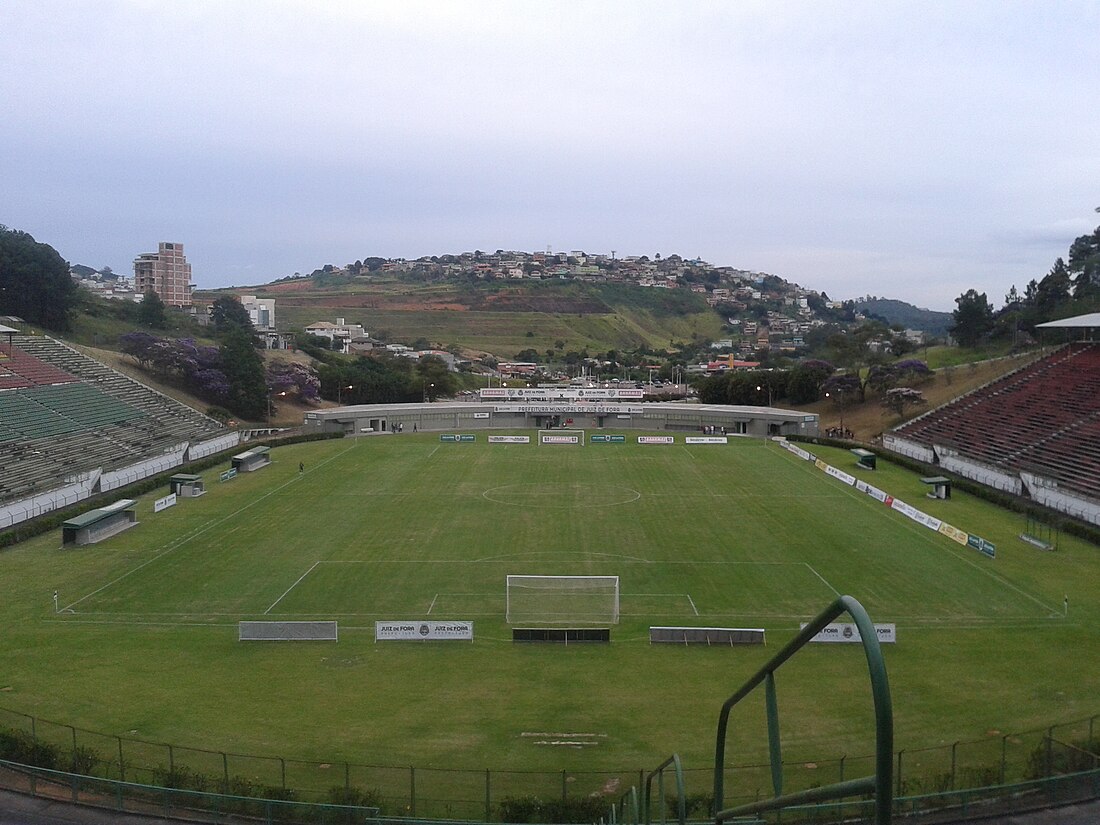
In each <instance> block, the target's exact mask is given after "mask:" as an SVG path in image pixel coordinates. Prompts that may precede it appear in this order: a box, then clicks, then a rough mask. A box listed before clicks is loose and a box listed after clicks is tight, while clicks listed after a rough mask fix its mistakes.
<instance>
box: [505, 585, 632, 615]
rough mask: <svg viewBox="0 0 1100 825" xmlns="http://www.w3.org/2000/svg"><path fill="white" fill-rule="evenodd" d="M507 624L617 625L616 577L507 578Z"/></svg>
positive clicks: (617, 586) (617, 589)
mask: <svg viewBox="0 0 1100 825" xmlns="http://www.w3.org/2000/svg"><path fill="white" fill-rule="evenodd" d="M505 613H506V615H505V618H506V620H507V622H508V623H509V624H617V623H618V621H619V577H618V576H508V581H507V586H506V590H505Z"/></svg>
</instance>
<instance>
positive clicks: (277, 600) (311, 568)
mask: <svg viewBox="0 0 1100 825" xmlns="http://www.w3.org/2000/svg"><path fill="white" fill-rule="evenodd" d="M318 564H320V562H318V561H315V562H313V564H311V565H310V566H309V570H307V571H306V572H305V573H303V574H302V575H300V576H299V577H298V580H297V581H296V582H294V584H292V585H291V586H290V587H288V588H287V589H286V590H285V591H284V592H283V595H281V596H280V597H279V598H277V599H276V600H275V601H273V602H272V603H271V605H270V606H269V607H268V608H267V610H265V611H264V615H265V616H266V615H267V614H268V613H270V612H271V611H272V610H273V609H274V608H275V605H277V604H278V603H279V602H281V601H282V600H283V599H285V598H286V596H287V594H288V593H289V592H290V591H291V590H293V589H294V588H295V587H297V586H298V585H299V584H301V583H302V579H304V578H305V577H306V576H308V575H309V574H310V573H312V572H313V568H314V567H316V566H317V565H318Z"/></svg>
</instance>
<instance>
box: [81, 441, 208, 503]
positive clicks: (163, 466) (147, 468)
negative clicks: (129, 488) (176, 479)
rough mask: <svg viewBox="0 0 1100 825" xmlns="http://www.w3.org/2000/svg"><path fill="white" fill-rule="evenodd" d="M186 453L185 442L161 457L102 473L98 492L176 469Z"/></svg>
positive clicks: (115, 488) (114, 488)
mask: <svg viewBox="0 0 1100 825" xmlns="http://www.w3.org/2000/svg"><path fill="white" fill-rule="evenodd" d="M186 451H187V442H184V443H182V444H177V445H175V446H174V447H172V448H171V450H170V451H169V452H166V453H164V454H162V455H159V456H155V457H154V458H147V459H145V460H144V461H139V462H137V463H136V464H131V465H130V466H129V467H121V468H120V469H118V470H111V471H110V472H107V473H104V474H103V475H101V476H100V477H99V489H100V492H104V493H105V492H107V491H108V490H117V489H118V488H119V487H125V486H126V485H127V484H133V483H134V482H135V481H141V480H142V479H143V478H148V477H149V476H153V475H156V474H157V473H163V472H165V471H167V470H171V469H172V468H173V467H178V466H179V465H181V464H182V463H183V455H184V453H185V452H186Z"/></svg>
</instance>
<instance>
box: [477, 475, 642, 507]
mask: <svg viewBox="0 0 1100 825" xmlns="http://www.w3.org/2000/svg"><path fill="white" fill-rule="evenodd" d="M481 495H482V497H484V498H485V499H488V500H489V501H494V502H496V503H497V504H510V505H512V506H514V507H541V508H550V509H561V510H573V509H577V508H583V507H610V506H613V505H616V504H629V503H630V502H632V501H637V500H638V499H640V498H641V497H642V494H641V493H639V492H638V491H637V490H633V489H631V488H630V487H619V486H617V485H614V484H573V483H571V482H531V483H527V484H505V485H504V486H502V487H493V488H491V489H489V490H486V491H485V492H484V493H482V494H481Z"/></svg>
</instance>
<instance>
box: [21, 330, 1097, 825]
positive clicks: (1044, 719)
mask: <svg viewBox="0 0 1100 825" xmlns="http://www.w3.org/2000/svg"><path fill="white" fill-rule="evenodd" d="M0 350H2V352H0V466H2V467H3V471H2V473H0V527H5V528H7V536H8V537H9V539H10V540H9V541H7V544H8V545H10V546H8V547H7V548H6V549H5V550H3V551H2V552H0V580H2V581H3V582H4V596H5V597H4V599H3V600H2V601H0V619H2V620H3V622H4V626H5V632H4V635H3V642H2V650H3V662H4V667H3V668H2V669H0V745H2V746H3V752H2V754H0V774H2V775H3V777H4V781H3V784H4V786H5V787H9V788H15V789H18V790H27V791H30V792H34V793H43V794H54V795H56V796H58V797H59V798H64V799H71V800H73V801H79V802H84V803H86V804H91V805H100V806H104V807H113V808H115V809H125V810H131V811H144V812H154V813H159V814H164V815H179V816H184V815H187V816H193V817H200V818H202V817H206V818H210V817H214V818H219V817H221V818H225V820H226V821H228V819H230V818H233V817H238V818H239V819H238V820H234V821H245V818H248V817H251V818H254V819H259V820H261V821H286V822H296V821H303V822H305V821H314V822H316V821H333V822H334V821H368V820H369V821H376V820H378V819H379V818H386V819H400V818H413V819H418V820H424V819H448V820H471V821H486V822H489V821H492V822H501V821H503V822H526V821H597V820H601V819H602V820H603V821H620V820H621V821H624V822H626V821H629V822H638V821H642V820H643V819H644V820H645V821H653V820H654V819H661V820H662V821H664V820H665V819H666V818H678V819H680V820H681V821H683V820H686V819H695V820H706V819H710V820H711V821H733V819H734V817H735V816H741V815H749V816H763V817H765V818H767V817H774V816H775V815H774V814H769V813H766V812H765V811H766V808H767V805H768V804H769V800H771V799H772V798H773V797H777V796H781V795H787V796H789V797H791V799H790V800H789V801H790V802H792V803H797V805H798V806H797V807H796V808H795V809H794V810H790V811H785V812H784V813H783V821H788V822H795V821H815V822H840V821H857V820H860V819H862V820H866V821H876V822H888V821H890V817H891V816H893V818H894V821H901V820H902V819H903V818H904V817H906V816H907V815H910V814H912V815H914V816H919V817H920V818H921V819H922V821H955V820H959V819H963V818H965V817H966V816H968V815H974V814H975V812H978V813H982V812H984V813H986V814H988V813H989V812H991V811H997V810H1018V809H1021V808H1025V807H1042V806H1045V805H1051V804H1057V803H1059V802H1064V801H1069V800H1072V799H1079V798H1088V797H1090V796H1095V795H1097V793H1098V792H1100V789H1098V788H1097V784H1098V783H1100V776H1098V774H1097V772H1096V768H1097V764H1096V762H1097V757H1096V756H1095V752H1096V748H1095V741H1096V736H1097V734H1096V723H1097V720H1098V717H1097V714H1096V712H1097V705H1096V697H1097V696H1098V695H1100V669H1097V668H1096V667H1095V661H1096V658H1097V654H1098V653H1100V634H1098V632H1097V630H1096V628H1097V626H1098V624H1100V611H1098V609H1097V604H1096V585H1097V582H1098V581H1100V556H1098V554H1097V548H1096V544H1095V543H1094V540H1093V539H1094V536H1095V533H1093V532H1092V530H1093V529H1094V526H1095V525H1096V524H1097V523H1098V522H1100V488H1098V487H1097V480H1096V462H1097V461H1098V457H1097V455H1096V453H1095V445H1096V438H1095V431H1096V427H1097V426H1098V425H1097V422H1098V421H1100V393H1098V392H1097V389H1098V388H1100V351H1098V350H1097V349H1096V347H1095V345H1084V344H1074V345H1069V346H1066V347H1062V348H1059V349H1057V350H1055V351H1053V352H1050V353H1047V354H1046V355H1045V356H1043V357H1042V358H1039V359H1038V360H1036V361H1034V362H1032V363H1030V364H1028V365H1027V366H1025V367H1022V368H1020V369H1019V370H1016V371H1015V372H1013V373H1010V374H1009V375H1007V376H1005V377H1003V378H1001V379H999V380H998V381H997V382H994V384H991V385H989V386H986V387H983V388H982V389H980V390H978V391H976V392H975V393H972V394H970V395H968V396H965V397H963V398H960V399H957V400H956V401H954V402H952V403H950V404H948V405H946V406H944V407H941V408H939V409H936V410H932V411H930V412H928V413H926V414H925V415H923V416H921V417H920V418H918V419H915V420H914V421H912V422H909V423H908V424H905V425H903V426H902V427H900V428H899V429H897V430H895V431H893V432H891V433H888V434H886V436H885V437H884V439H883V444H882V445H878V446H873V447H872V446H871V445H864V446H863V447H860V448H858V449H852V447H853V445H851V444H844V443H841V442H835V441H829V440H827V439H822V438H819V437H818V428H817V420H816V416H807V415H804V414H802V413H799V412H797V411H791V410H775V409H771V408H724V407H708V406H705V405H690V404H659V405H651V404H642V403H640V402H637V403H635V402H632V401H631V400H630V399H623V398H615V397H607V398H601V399H578V398H575V397H574V398H572V399H534V398H522V397H520V398H509V397H501V396H498V397H495V398H494V397H493V396H492V395H491V394H489V395H487V396H483V397H481V398H480V399H479V400H477V401H472V402H446V403H437V404H402V405H391V406H389V407H385V406H378V407H372V408H367V407H348V408H333V409H327V410H319V411H318V412H316V413H310V414H308V415H307V419H306V421H305V424H304V426H303V428H302V431H301V433H300V434H297V435H295V436H294V437H290V438H283V439H273V440H266V441H263V440H259V441H257V440H253V441H249V442H248V443H241V440H240V439H241V434H240V433H238V432H236V431H230V430H226V429H225V428H224V427H222V425H220V424H218V422H216V421H213V420H211V419H208V418H206V417H205V416H203V415H201V414H199V413H197V412H195V411H193V410H190V409H188V408H187V407H184V406H183V405H181V404H178V403H177V402H174V401H172V400H171V399H168V398H166V397H164V396H162V395H160V394H159V393H157V392H155V391H154V390H152V389H150V388H148V387H145V386H143V385H141V384H139V383H137V382H135V381H133V380H131V379H129V378H127V377H125V376H123V375H122V374H120V373H117V372H115V371H113V370H111V369H110V368H108V367H106V366H104V365H102V364H99V363H98V362H95V361H94V360H92V359H90V358H88V357H86V356H84V355H82V354H80V353H78V352H76V351H75V350H73V349H71V348H69V347H67V346H66V345H65V344H63V343H61V342H58V341H54V340H52V339H49V338H45V337H43V336H24V335H18V334H15V333H14V331H9V332H8V334H7V335H6V336H5V338H4V340H3V341H2V342H0ZM1067 375H1072V376H1074V380H1073V381H1071V382H1069V383H1068V384H1067V380H1066V376H1067ZM1067 386H1068V387H1069V388H1068V389H1067ZM868 447H870V448H868ZM40 525H46V527H48V529H46V528H45V527H40ZM16 539H19V540H18V541H16ZM742 699H743V701H742ZM732 700H736V701H732ZM716 732H717V734H718V735H717V742H716ZM884 748H885V750H884ZM834 790H835V791H836V793H833V791H834ZM838 797H839V798H838ZM884 803H885V808H884ZM734 811H735V812H736V814H734V813H730V812H734ZM937 816H938V817H942V818H941V819H936V818H935V817H937ZM218 821H222V820H221V819H219V820H218ZM769 821H770V820H769Z"/></svg>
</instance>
